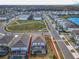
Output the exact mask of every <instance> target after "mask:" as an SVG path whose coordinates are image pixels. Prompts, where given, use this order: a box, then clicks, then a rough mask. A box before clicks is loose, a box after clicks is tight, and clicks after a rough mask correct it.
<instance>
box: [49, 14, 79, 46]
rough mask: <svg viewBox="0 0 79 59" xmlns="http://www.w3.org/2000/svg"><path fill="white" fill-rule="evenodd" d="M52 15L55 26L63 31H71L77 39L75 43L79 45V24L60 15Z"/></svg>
mask: <svg viewBox="0 0 79 59" xmlns="http://www.w3.org/2000/svg"><path fill="white" fill-rule="evenodd" d="M50 17H51V18H52V19H53V20H54V21H55V28H56V29H57V30H58V31H59V32H61V31H64V32H69V33H70V34H71V36H72V37H73V38H74V39H75V43H76V45H77V46H79V25H76V24H74V23H72V22H70V21H68V20H67V19H62V18H59V17H54V16H52V14H51V15H50Z"/></svg>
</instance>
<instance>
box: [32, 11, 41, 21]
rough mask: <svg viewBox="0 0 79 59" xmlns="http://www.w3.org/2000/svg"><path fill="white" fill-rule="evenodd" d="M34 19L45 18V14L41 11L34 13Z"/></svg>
mask: <svg viewBox="0 0 79 59" xmlns="http://www.w3.org/2000/svg"><path fill="white" fill-rule="evenodd" d="M33 20H43V15H42V14H41V12H40V13H33Z"/></svg>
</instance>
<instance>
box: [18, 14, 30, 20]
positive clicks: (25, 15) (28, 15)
mask: <svg viewBox="0 0 79 59" xmlns="http://www.w3.org/2000/svg"><path fill="white" fill-rule="evenodd" d="M29 17H30V14H21V15H19V16H18V19H19V20H28V18H29Z"/></svg>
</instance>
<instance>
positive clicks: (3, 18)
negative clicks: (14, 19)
mask: <svg viewBox="0 0 79 59" xmlns="http://www.w3.org/2000/svg"><path fill="white" fill-rule="evenodd" d="M7 20H8V17H7V16H2V15H0V21H7Z"/></svg>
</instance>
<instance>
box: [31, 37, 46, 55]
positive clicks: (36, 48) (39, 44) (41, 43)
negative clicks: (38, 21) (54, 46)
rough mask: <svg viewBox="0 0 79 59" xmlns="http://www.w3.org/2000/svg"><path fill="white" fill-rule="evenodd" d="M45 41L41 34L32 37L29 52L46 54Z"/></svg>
mask: <svg viewBox="0 0 79 59" xmlns="http://www.w3.org/2000/svg"><path fill="white" fill-rule="evenodd" d="M46 53H47V50H46V41H45V39H44V38H43V37H42V36H37V37H33V38H32V46H31V54H34V55H41V54H46Z"/></svg>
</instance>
